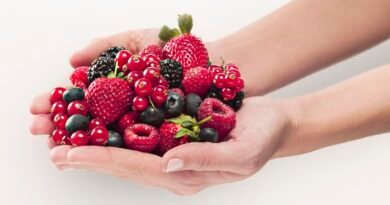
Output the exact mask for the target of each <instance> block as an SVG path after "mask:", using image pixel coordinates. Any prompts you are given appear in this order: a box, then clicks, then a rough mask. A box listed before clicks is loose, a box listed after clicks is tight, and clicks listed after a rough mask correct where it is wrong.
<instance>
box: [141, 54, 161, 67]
mask: <svg viewBox="0 0 390 205" xmlns="http://www.w3.org/2000/svg"><path fill="white" fill-rule="evenodd" d="M142 60H144V62H145V65H146V67H156V68H157V67H159V66H160V60H161V59H160V58H159V57H157V56H155V55H153V54H147V55H145V56H143V57H142Z"/></svg>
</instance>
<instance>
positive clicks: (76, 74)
mask: <svg viewBox="0 0 390 205" xmlns="http://www.w3.org/2000/svg"><path fill="white" fill-rule="evenodd" d="M88 68H89V67H88V66H81V67H78V68H76V69H74V70H73V73H72V74H71V75H70V78H69V79H70V81H71V82H72V85H73V86H75V87H79V88H86V87H87V86H88V85H89V81H88Z"/></svg>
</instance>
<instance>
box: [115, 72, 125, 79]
mask: <svg viewBox="0 0 390 205" xmlns="http://www.w3.org/2000/svg"><path fill="white" fill-rule="evenodd" d="M124 75H125V74H124V73H123V72H120V73H118V75H117V76H116V77H117V78H122V77H123V76H124Z"/></svg>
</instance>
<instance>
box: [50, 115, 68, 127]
mask: <svg viewBox="0 0 390 205" xmlns="http://www.w3.org/2000/svg"><path fill="white" fill-rule="evenodd" d="M67 120H68V115H66V114H64V113H58V114H57V115H55V116H54V118H53V122H54V125H55V126H56V128H57V129H62V130H64V129H65V123H66V121H67Z"/></svg>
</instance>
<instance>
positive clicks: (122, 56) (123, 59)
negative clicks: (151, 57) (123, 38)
mask: <svg viewBox="0 0 390 205" xmlns="http://www.w3.org/2000/svg"><path fill="white" fill-rule="evenodd" d="M131 55H132V54H131V53H130V51H128V50H121V51H119V52H118V53H117V54H116V58H115V61H116V63H117V64H118V66H119V68H121V71H123V72H125V71H126V70H127V67H126V66H125V67H124V65H126V64H127V62H128V61H129V58H130V57H131Z"/></svg>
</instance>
